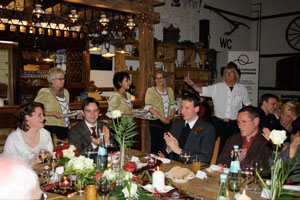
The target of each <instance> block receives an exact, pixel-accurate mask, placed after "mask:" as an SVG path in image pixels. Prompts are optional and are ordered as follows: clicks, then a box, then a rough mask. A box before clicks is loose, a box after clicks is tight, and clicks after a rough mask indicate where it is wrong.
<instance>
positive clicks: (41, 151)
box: [39, 149, 48, 164]
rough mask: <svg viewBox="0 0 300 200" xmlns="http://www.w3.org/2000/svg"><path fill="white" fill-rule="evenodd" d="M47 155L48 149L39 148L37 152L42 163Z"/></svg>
mask: <svg viewBox="0 0 300 200" xmlns="http://www.w3.org/2000/svg"><path fill="white" fill-rule="evenodd" d="M47 157H48V151H47V150H45V149H41V150H40V152H39V159H40V160H41V161H42V163H43V164H44V162H45V160H46V158H47Z"/></svg>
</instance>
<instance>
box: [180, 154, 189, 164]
mask: <svg viewBox="0 0 300 200" xmlns="http://www.w3.org/2000/svg"><path fill="white" fill-rule="evenodd" d="M190 157H191V153H190V152H188V151H186V152H184V153H182V154H180V159H181V160H182V161H183V162H184V164H185V165H186V164H187V163H188V162H189V160H190Z"/></svg>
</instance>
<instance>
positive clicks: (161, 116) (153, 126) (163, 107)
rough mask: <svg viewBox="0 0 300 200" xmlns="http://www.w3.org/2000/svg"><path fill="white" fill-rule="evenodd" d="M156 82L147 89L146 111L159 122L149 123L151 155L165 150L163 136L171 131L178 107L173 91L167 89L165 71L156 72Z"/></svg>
mask: <svg viewBox="0 0 300 200" xmlns="http://www.w3.org/2000/svg"><path fill="white" fill-rule="evenodd" d="M154 82H155V86H153V87H150V88H148V89H147V92H146V96H145V108H144V109H145V110H147V111H149V112H151V114H152V115H155V116H157V118H158V119H157V120H153V121H149V129H150V133H151V153H158V152H159V151H162V150H163V147H164V139H163V135H164V133H165V132H167V131H169V128H170V124H171V122H172V120H173V118H174V116H175V112H176V109H177V106H176V103H175V97H174V91H173V89H172V88H170V87H166V75H165V73H164V71H156V72H155V75H154Z"/></svg>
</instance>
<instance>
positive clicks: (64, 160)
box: [58, 157, 70, 165]
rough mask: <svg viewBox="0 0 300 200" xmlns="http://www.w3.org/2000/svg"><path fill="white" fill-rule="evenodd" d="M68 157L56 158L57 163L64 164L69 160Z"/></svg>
mask: <svg viewBox="0 0 300 200" xmlns="http://www.w3.org/2000/svg"><path fill="white" fill-rule="evenodd" d="M69 160H70V158H67V157H62V158H59V159H58V164H59V165H64V164H66V163H67V162H69Z"/></svg>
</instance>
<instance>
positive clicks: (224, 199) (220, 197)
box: [217, 196, 228, 200]
mask: <svg viewBox="0 0 300 200" xmlns="http://www.w3.org/2000/svg"><path fill="white" fill-rule="evenodd" d="M217 200H228V199H227V198H226V197H224V196H218V198H217Z"/></svg>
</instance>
